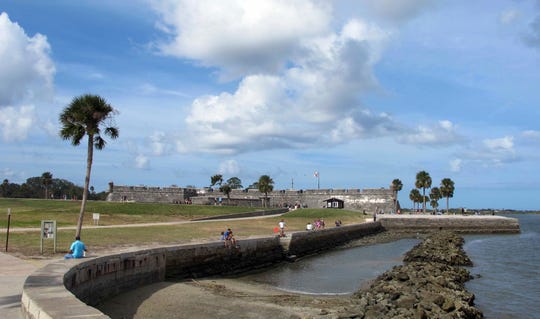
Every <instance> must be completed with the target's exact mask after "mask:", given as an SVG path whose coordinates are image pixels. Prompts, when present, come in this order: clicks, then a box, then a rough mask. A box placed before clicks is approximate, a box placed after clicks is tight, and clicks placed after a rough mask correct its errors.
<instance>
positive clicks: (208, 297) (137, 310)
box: [96, 231, 423, 319]
mask: <svg viewBox="0 0 540 319" xmlns="http://www.w3.org/2000/svg"><path fill="white" fill-rule="evenodd" d="M418 236H423V235H422V234H416V233H414V234H413V233H410V232H409V233H401V232H387V231H384V232H380V233H377V234H373V235H368V236H366V237H364V238H361V239H358V240H354V241H352V242H350V243H348V244H346V245H343V246H340V247H339V248H337V249H347V248H352V247H361V246H367V245H375V244H380V243H387V242H391V241H395V240H398V239H403V238H411V237H414V238H418ZM375 279H376V278H373V279H372V280H370V281H368V282H366V283H363V284H362V285H360V286H359V290H361V289H362V288H363V287H366V286H369V285H370V284H371V283H372V282H373V281H374V280H375ZM352 295H353V294H339V295H326V294H303V293H295V292H289V291H285V290H281V289H278V288H275V287H272V286H269V285H266V284H262V283H257V282H253V281H246V280H242V279H240V278H239V276H231V277H207V278H202V279H189V280H184V281H178V282H172V281H168V282H161V283H156V284H152V285H148V286H144V287H141V288H139V289H136V290H133V291H129V292H126V293H124V294H120V295H118V296H115V297H113V298H111V299H109V300H107V301H105V302H102V303H101V304H99V305H97V306H96V308H98V309H99V310H101V311H102V312H104V313H106V314H107V315H109V316H110V317H111V318H113V319H115V318H119V319H120V318H134V319H142V318H150V319H152V318H156V319H157V318H193V319H198V318H201V319H202V318H210V317H211V318H240V319H242V318H261V317H273V318H314V319H315V318H329V315H330V318H331V317H332V316H338V315H339V313H340V312H343V311H344V309H349V308H354V307H355V306H356V305H357V304H358V300H355V299H354V298H352ZM216 305H219V307H216Z"/></svg>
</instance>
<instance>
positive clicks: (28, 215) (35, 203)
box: [0, 199, 366, 257]
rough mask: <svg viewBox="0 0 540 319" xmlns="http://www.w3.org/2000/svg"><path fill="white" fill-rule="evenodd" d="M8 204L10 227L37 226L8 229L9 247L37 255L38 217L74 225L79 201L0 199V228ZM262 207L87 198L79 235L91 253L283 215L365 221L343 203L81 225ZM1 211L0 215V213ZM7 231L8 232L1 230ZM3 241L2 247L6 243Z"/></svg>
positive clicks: (195, 237)
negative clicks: (255, 215) (246, 215)
mask: <svg viewBox="0 0 540 319" xmlns="http://www.w3.org/2000/svg"><path fill="white" fill-rule="evenodd" d="M8 207H9V208H11V211H12V216H11V224H10V228H11V229H13V228H17V227H19V228H20V227H25V228H26V227H32V228H35V229H36V230H35V231H26V232H15V231H13V232H10V235H9V246H8V248H9V250H8V252H9V253H11V254H15V255H18V256H21V257H37V256H40V241H41V238H40V233H39V228H40V225H41V220H56V221H57V225H58V227H61V226H75V225H76V223H77V218H78V215H79V209H80V201H56V200H33V199H0V212H2V211H3V212H5V213H4V218H3V220H2V221H1V222H0V228H2V229H5V228H6V225H7V208H8ZM258 209H260V208H247V207H228V206H197V205H173V204H158V203H111V202H88V204H87V210H86V213H85V221H84V224H83V230H82V240H83V241H84V242H85V244H86V245H87V246H88V247H89V250H90V251H91V252H92V251H93V252H94V253H98V254H102V253H104V252H108V253H110V252H114V251H117V250H121V249H125V248H127V247H131V246H142V247H145V246H157V245H171V244H181V243H189V242H197V241H205V240H218V239H219V236H220V232H221V231H223V230H225V229H226V228H229V227H230V228H232V229H233V231H234V233H235V235H236V237H237V238H238V239H240V240H241V239H242V238H248V237H250V236H271V235H273V234H274V228H275V227H276V226H277V224H278V222H279V220H280V219H282V218H283V219H285V221H286V223H287V231H299V230H304V229H305V226H306V224H307V223H308V222H313V221H314V220H315V219H318V218H322V219H324V220H325V221H326V226H327V227H334V221H335V220H336V219H340V220H341V221H342V222H343V224H344V225H347V224H353V223H360V222H363V221H364V219H365V217H366V216H364V215H362V213H359V212H355V211H348V210H342V209H312V208H308V209H298V210H295V211H291V212H288V213H286V214H284V215H283V216H273V217H267V218H260V219H244V220H233V221H219V220H218V221H206V222H195V223H189V224H178V225H172V226H171V225H168V226H141V227H129V228H120V227H119V228H85V227H84V226H89V225H92V224H93V221H92V213H94V212H96V213H100V221H99V225H101V226H105V225H123V224H136V223H151V222H168V221H188V220H190V219H193V218H199V217H208V216H215V215H228V214H235V213H243V212H249V211H255V210H258ZM0 216H1V215H0ZM0 234H1V235H3V236H5V235H6V233H5V232H3V233H0ZM74 235H75V231H74V230H58V232H57V234H56V239H57V253H56V255H55V254H53V243H54V241H53V240H52V239H46V240H44V254H43V256H44V257H59V256H61V255H63V254H65V252H66V251H67V249H68V248H69V245H70V244H71V242H72V241H73V239H74V238H73V237H74ZM4 240H5V237H4V238H3V239H2V240H1V241H0V242H2V244H1V246H0V247H2V250H4V249H5V245H4V244H3V243H4V242H5V241H4Z"/></svg>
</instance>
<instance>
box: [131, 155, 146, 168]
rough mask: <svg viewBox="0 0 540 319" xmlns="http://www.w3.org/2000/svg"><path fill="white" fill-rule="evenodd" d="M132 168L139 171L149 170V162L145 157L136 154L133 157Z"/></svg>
mask: <svg viewBox="0 0 540 319" xmlns="http://www.w3.org/2000/svg"><path fill="white" fill-rule="evenodd" d="M134 166H135V168H139V169H148V168H150V160H149V159H148V157H146V156H145V155H142V154H137V156H135V162H134Z"/></svg>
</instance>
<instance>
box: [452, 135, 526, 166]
mask: <svg viewBox="0 0 540 319" xmlns="http://www.w3.org/2000/svg"><path fill="white" fill-rule="evenodd" d="M461 157H462V158H463V159H464V160H466V161H467V163H468V164H479V165H481V166H501V165H503V164H507V163H512V162H516V161H518V160H520V159H521V158H520V157H519V156H518V155H517V154H516V150H515V148H514V137H512V136H505V137H501V138H493V139H485V140H483V141H482V143H481V144H480V145H471V146H470V148H469V149H468V150H466V151H464V152H463V154H462V156H461Z"/></svg>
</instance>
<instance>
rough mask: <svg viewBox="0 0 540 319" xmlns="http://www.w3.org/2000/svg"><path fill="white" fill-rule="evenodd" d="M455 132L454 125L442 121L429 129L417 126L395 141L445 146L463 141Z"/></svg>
mask: <svg viewBox="0 0 540 319" xmlns="http://www.w3.org/2000/svg"><path fill="white" fill-rule="evenodd" d="M457 131H458V130H457V127H456V125H454V124H453V123H452V122H450V121H447V120H443V121H439V122H438V123H437V124H436V125H432V126H430V127H428V126H423V125H421V126H418V127H417V128H416V129H415V130H413V131H411V132H409V133H407V134H404V135H401V136H399V137H398V138H397V140H398V142H400V143H404V144H415V145H419V146H426V145H429V146H447V145H451V144H455V143H459V142H462V141H463V140H464V138H463V137H462V136H461V135H460V134H459V133H458V132H457Z"/></svg>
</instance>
